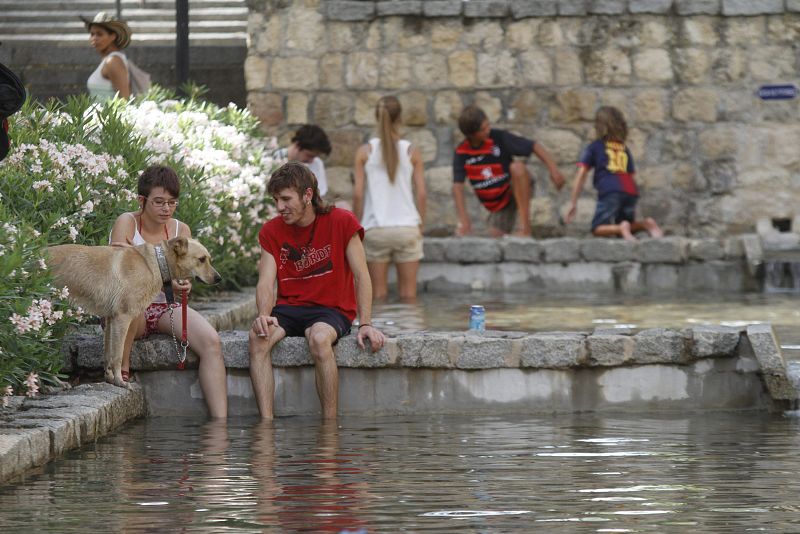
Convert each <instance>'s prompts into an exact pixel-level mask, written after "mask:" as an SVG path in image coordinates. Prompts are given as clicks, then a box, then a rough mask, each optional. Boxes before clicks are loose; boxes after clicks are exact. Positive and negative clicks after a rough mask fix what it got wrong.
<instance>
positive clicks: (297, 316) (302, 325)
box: [272, 304, 352, 341]
mask: <svg viewBox="0 0 800 534" xmlns="http://www.w3.org/2000/svg"><path fill="white" fill-rule="evenodd" d="M272 315H273V317H275V318H276V319H278V324H279V325H280V327H281V328H283V329H284V330H285V331H286V336H287V337H305V335H306V329H307V328H308V327H309V326H311V325H312V324H314V323H325V324H328V325H331V326H332V327H333V329H334V330H336V340H337V341H338V340H339V338H341V337H342V336H346V335H347V334H349V333H350V326H351V325H352V323H351V322H350V319H348V318H347V317H345V316H344V315H343V314H342V313H341V312H340V311H337V310H334V309H333V308H326V307H324V306H289V305H286V304H279V305H278V306H275V307H274V308H272Z"/></svg>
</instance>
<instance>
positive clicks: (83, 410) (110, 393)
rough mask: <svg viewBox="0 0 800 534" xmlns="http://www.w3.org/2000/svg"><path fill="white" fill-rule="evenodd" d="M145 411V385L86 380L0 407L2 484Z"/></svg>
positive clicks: (0, 466)
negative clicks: (87, 381) (83, 382)
mask: <svg viewBox="0 0 800 534" xmlns="http://www.w3.org/2000/svg"><path fill="white" fill-rule="evenodd" d="M144 415H145V402H144V395H143V394H142V388H141V387H140V386H139V385H137V384H132V385H131V387H130V388H129V389H124V388H120V387H116V386H113V385H110V384H105V383H98V384H83V385H80V386H77V387H75V388H73V389H71V390H67V391H64V392H62V393H60V394H57V395H43V396H40V397H34V398H24V397H17V398H15V399H14V401H13V402H12V403H11V405H10V407H8V408H5V409H3V408H0V484H2V483H4V482H6V481H9V480H11V479H13V478H14V477H17V476H19V475H22V474H24V473H25V472H26V471H27V470H28V469H30V468H32V467H37V466H40V465H43V464H45V463H47V462H49V461H51V460H53V459H55V458H58V457H59V456H61V455H62V454H63V453H64V452H66V451H69V450H71V449H75V448H78V447H80V446H81V445H85V444H87V443H91V442H93V441H96V440H97V439H98V438H101V437H103V436H106V435H108V434H110V433H112V432H113V431H114V430H116V429H117V428H119V427H121V426H122V425H123V424H125V423H126V422H127V421H129V420H131V419H135V418H137V417H143V416H144Z"/></svg>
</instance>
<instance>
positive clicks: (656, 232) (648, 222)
mask: <svg viewBox="0 0 800 534" xmlns="http://www.w3.org/2000/svg"><path fill="white" fill-rule="evenodd" d="M644 227H645V228H646V229H647V231H648V233H649V234H650V237H664V231H663V230H662V229H661V227H660V226H658V224H656V221H655V220H654V219H653V218H652V217H648V218H646V219H645V220H644Z"/></svg>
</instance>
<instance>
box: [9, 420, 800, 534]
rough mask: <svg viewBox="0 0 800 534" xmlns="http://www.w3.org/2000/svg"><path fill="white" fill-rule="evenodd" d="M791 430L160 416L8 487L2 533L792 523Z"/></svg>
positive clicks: (721, 527) (708, 527) (731, 423)
mask: <svg viewBox="0 0 800 534" xmlns="http://www.w3.org/2000/svg"><path fill="white" fill-rule="evenodd" d="M798 430H800V422H798V419H797V418H789V417H780V416H769V415H766V414H762V413H758V414H749V413H742V414H709V415H694V416H685V415H684V416H663V417H651V416H638V417H634V416H630V417H626V416H608V415H594V414H592V415H567V416H565V415H562V416H558V417H438V416H429V417H406V416H403V417H393V418H363V419H348V418H344V419H341V420H339V423H338V426H337V425H336V424H335V423H332V422H328V423H325V424H322V425H320V424H319V422H318V420H317V419H316V418H308V419H306V418H286V419H277V420H275V421H274V422H262V421H255V420H250V419H247V420H231V421H230V422H228V423H227V424H225V423H224V422H214V421H212V422H201V421H196V420H187V419H169V418H162V419H151V420H146V421H140V422H137V423H135V424H133V425H131V426H130V427H128V428H126V429H124V430H123V431H122V432H120V433H119V434H118V435H116V436H113V437H110V438H108V439H103V440H101V441H99V442H98V443H96V444H94V445H92V446H89V447H86V448H84V449H83V450H81V451H76V452H73V453H70V454H68V455H66V457H65V458H63V459H62V460H59V461H57V462H55V463H53V464H50V465H48V466H46V467H44V468H43V469H42V470H41V472H40V473H35V474H31V475H30V476H29V477H28V478H27V480H26V481H24V482H21V483H17V484H13V485H9V486H6V487H3V488H0V532H22V531H39V532H81V533H82V532H88V531H99V532H108V531H115V532H116V531H119V532H165V531H187V532H226V531H235V532H276V533H283V532H302V531H307V532H320V531H323V532H324V531H327V532H341V531H344V530H349V531H350V532H354V531H361V532H395V531H408V532H422V531H430V530H438V531H441V532H453V531H459V532H501V531H502V532H506V531H525V530H534V529H536V526H537V525H539V524H540V523H541V525H539V526H540V528H546V531H547V532H572V531H573V529H574V526H575V523H581V524H584V523H585V524H587V526H590V525H591V529H592V530H593V531H605V532H621V531H631V532H633V531H635V532H683V531H686V529H689V528H690V529H692V530H695V531H699V532H722V531H724V532H742V531H744V530H747V529H756V530H769V531H774V532H793V531H797V530H798V524H800V506H798V505H797V490H798V487H799V486H800V484H798V482H797V472H798V471H800V455H798V454H797V450H798V446H799V445H800V432H798ZM609 453H619V454H611V455H609ZM545 524H546V525H547V526H546V527H545Z"/></svg>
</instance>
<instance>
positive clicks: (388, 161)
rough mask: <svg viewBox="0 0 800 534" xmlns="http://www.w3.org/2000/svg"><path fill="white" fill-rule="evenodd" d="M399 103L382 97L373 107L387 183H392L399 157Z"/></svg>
mask: <svg viewBox="0 0 800 534" xmlns="http://www.w3.org/2000/svg"><path fill="white" fill-rule="evenodd" d="M401 111H402V108H401V107H400V101H399V100H397V98H395V97H393V96H384V97H383V98H381V99H380V100H378V104H377V106H376V107H375V118H376V119H377V120H378V137H379V138H380V140H381V155H382V156H383V164H384V166H385V167H386V172H387V174H388V175H389V181H390V182H391V183H394V175H395V172H397V165H398V164H399V159H400V158H399V156H398V154H397V140H398V137H399V135H398V133H397V123H398V122H399V119H400V112H401Z"/></svg>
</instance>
